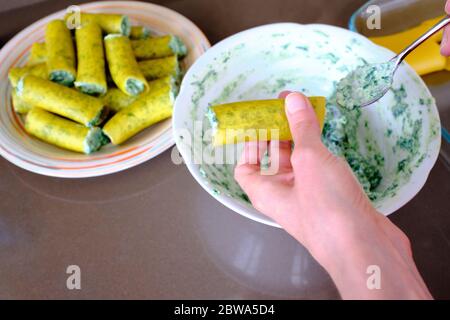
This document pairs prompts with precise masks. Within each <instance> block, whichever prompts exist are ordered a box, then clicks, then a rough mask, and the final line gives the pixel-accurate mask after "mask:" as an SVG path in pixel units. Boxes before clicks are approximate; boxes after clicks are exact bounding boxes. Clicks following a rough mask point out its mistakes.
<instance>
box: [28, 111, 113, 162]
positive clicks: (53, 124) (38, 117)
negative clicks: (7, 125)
mask: <svg viewBox="0 0 450 320" xmlns="http://www.w3.org/2000/svg"><path fill="white" fill-rule="evenodd" d="M25 129H26V131H27V132H28V133H29V134H31V135H33V136H35V137H37V138H39V139H41V140H43V141H45V142H48V143H50V144H53V145H55V146H58V147H60V148H64V149H68V150H72V151H76V152H82V153H86V154H89V153H92V152H94V151H97V150H98V149H100V148H101V147H102V146H103V145H104V144H107V143H108V138H106V136H105V135H104V134H103V133H102V130H101V129H100V128H97V127H93V128H87V127H85V126H83V125H81V124H79V123H75V122H73V121H70V120H67V119H64V118H61V117H59V116H57V115H54V114H52V113H50V112H48V111H45V110H43V109H41V108H33V109H31V111H30V112H28V114H27V116H26V120H25Z"/></svg>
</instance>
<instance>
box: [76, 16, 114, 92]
mask: <svg viewBox="0 0 450 320" xmlns="http://www.w3.org/2000/svg"><path fill="white" fill-rule="evenodd" d="M75 39H76V44H77V58H78V70H77V79H76V81H75V87H76V88H78V89H79V90H80V91H81V92H83V93H86V94H94V95H102V94H105V93H106V90H107V85H106V73H105V55H104V53H103V37H102V30H101V29H100V27H99V26H98V25H97V24H96V23H88V24H85V25H83V26H82V27H80V28H78V29H76V31H75Z"/></svg>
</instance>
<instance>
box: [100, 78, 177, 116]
mask: <svg viewBox="0 0 450 320" xmlns="http://www.w3.org/2000/svg"><path fill="white" fill-rule="evenodd" d="M148 86H149V88H150V89H149V92H148V94H151V92H155V91H158V90H160V89H161V88H164V87H170V88H171V90H172V92H173V93H174V95H175V96H176V95H177V93H178V85H177V81H176V79H175V78H174V77H172V76H166V77H163V78H160V79H156V80H153V81H149V83H148ZM137 98H138V97H136V96H129V95H127V94H125V93H123V92H122V91H121V90H119V89H117V88H109V89H108V91H107V92H106V94H105V96H104V97H103V101H105V105H106V106H107V107H108V108H109V110H110V111H112V112H114V113H117V112H119V111H120V110H122V109H125V108H127V107H128V106H130V105H131V104H132V103H133V102H134V101H136V99H137Z"/></svg>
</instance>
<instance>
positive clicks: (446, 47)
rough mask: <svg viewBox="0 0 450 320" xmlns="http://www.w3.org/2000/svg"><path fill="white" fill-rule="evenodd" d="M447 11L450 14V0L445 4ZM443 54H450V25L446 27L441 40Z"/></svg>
mask: <svg viewBox="0 0 450 320" xmlns="http://www.w3.org/2000/svg"><path fill="white" fill-rule="evenodd" d="M445 12H447V14H450V0H449V1H447V3H446V4H445ZM441 54H442V55H443V56H450V26H447V27H446V28H445V29H444V34H443V36H442V41H441Z"/></svg>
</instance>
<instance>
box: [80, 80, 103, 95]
mask: <svg viewBox="0 0 450 320" xmlns="http://www.w3.org/2000/svg"><path fill="white" fill-rule="evenodd" d="M75 87H76V88H77V89H79V90H80V91H81V92H83V93H85V94H89V95H94V96H98V95H102V94H105V93H106V92H105V89H104V88H103V87H102V86H100V85H98V84H94V83H85V82H75Z"/></svg>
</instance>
